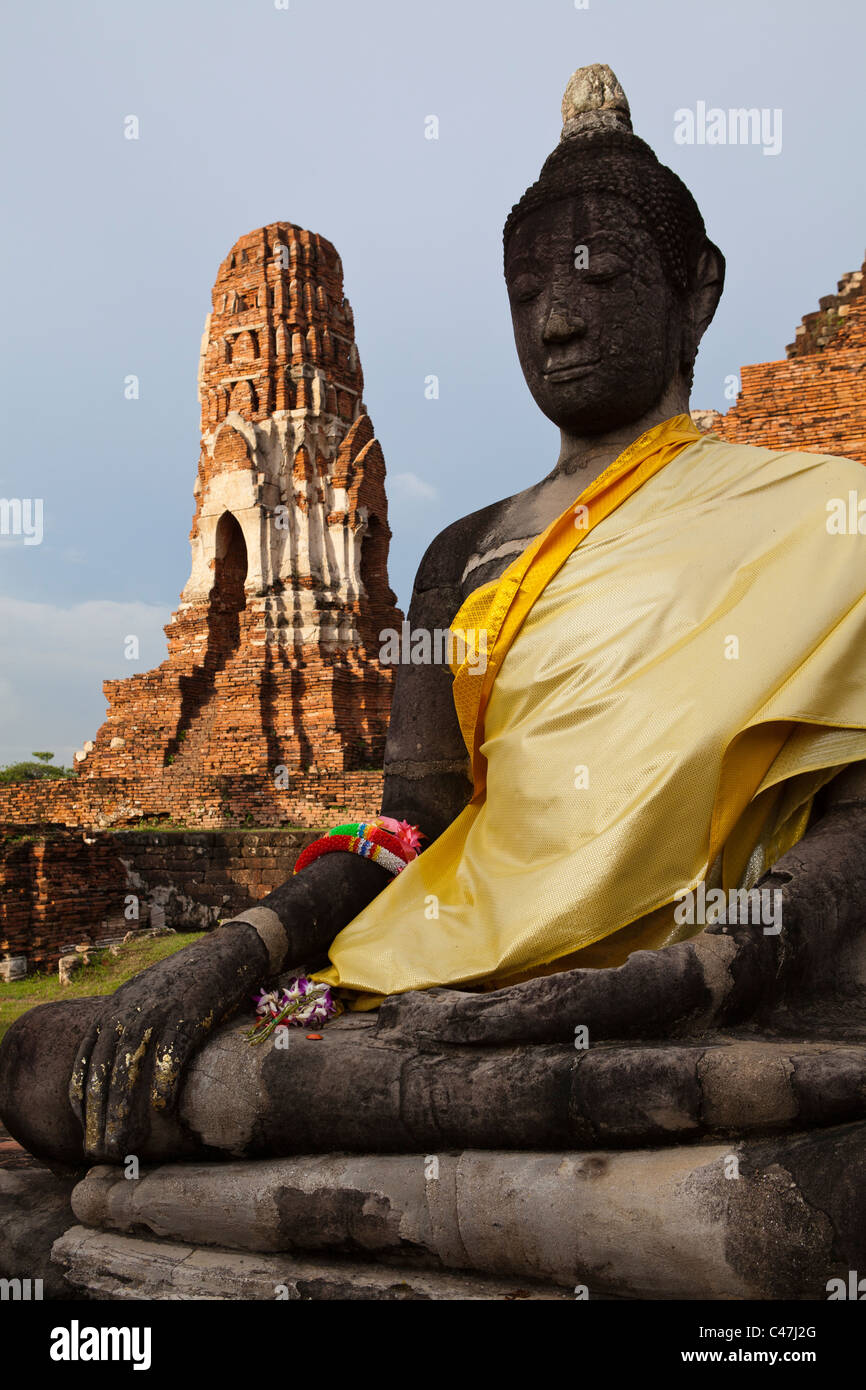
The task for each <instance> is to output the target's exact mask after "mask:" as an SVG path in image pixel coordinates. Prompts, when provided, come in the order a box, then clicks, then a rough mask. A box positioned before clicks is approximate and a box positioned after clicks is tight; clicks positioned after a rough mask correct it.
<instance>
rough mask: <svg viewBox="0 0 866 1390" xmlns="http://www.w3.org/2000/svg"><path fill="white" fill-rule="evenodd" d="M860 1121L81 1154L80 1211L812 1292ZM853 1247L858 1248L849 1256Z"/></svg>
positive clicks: (844, 1264) (231, 1235) (852, 1177)
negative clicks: (434, 1148) (499, 1147)
mask: <svg viewBox="0 0 866 1390" xmlns="http://www.w3.org/2000/svg"><path fill="white" fill-rule="evenodd" d="M864 1179H866V1124H859V1125H850V1126H843V1127H840V1128H832V1129H826V1130H821V1131H818V1132H815V1133H813V1134H810V1135H794V1136H790V1137H784V1138H782V1137H779V1138H773V1139H765V1140H760V1141H755V1142H752V1143H745V1144H743V1143H734V1144H731V1143H721V1144H720V1143H715V1144H709V1143H703V1144H696V1145H689V1146H682V1145H678V1146H675V1147H673V1148H666V1149H641V1150H637V1151H627V1152H617V1151H612V1150H597V1151H594V1152H591V1153H589V1152H588V1153H574V1152H561V1153H539V1154H531V1153H507V1152H496V1151H493V1152H468V1153H467V1152H462V1153H439V1154H426V1155H425V1154H423V1153H418V1154H407V1155H382V1154H375V1155H364V1156H357V1157H351V1156H347V1155H342V1154H333V1155H329V1156H327V1157H325V1156H319V1157H312V1158H297V1159H285V1160H280V1161H265V1162H258V1163H250V1162H246V1163H230V1164H209V1165H201V1164H172V1165H166V1166H165V1167H161V1168H156V1169H154V1170H153V1171H151V1172H145V1173H143V1174H142V1176H141V1178H140V1179H139V1180H138V1181H137V1182H136V1181H128V1180H126V1179H125V1178H124V1177H122V1176H121V1175H120V1174H119V1172H118V1170H117V1169H114V1168H108V1167H101V1168H95V1169H92V1170H91V1172H90V1173H89V1174H88V1175H87V1177H86V1179H85V1180H84V1181H83V1182H82V1183H80V1184H79V1186H78V1187H77V1188H76V1189H75V1192H74V1194H73V1198H72V1202H73V1208H74V1211H75V1215H76V1216H77V1217H78V1219H79V1220H80V1221H82V1222H83V1223H86V1224H88V1225H92V1226H97V1227H103V1228H109V1229H112V1230H116V1231H120V1232H134V1231H141V1229H142V1228H146V1229H148V1230H150V1231H152V1232H153V1233H154V1235H157V1236H160V1237H165V1238H170V1239H172V1240H176V1241H182V1242H184V1243H188V1244H189V1245H191V1246H210V1245H218V1246H221V1247H229V1248H234V1249H243V1250H250V1251H257V1252H267V1251H278V1250H283V1251H291V1252H293V1253H295V1254H297V1253H298V1252H302V1251H316V1252H321V1253H322V1254H327V1255H330V1256H336V1255H340V1256H343V1257H346V1258H352V1259H357V1258H359V1257H361V1256H365V1257H368V1258H375V1259H376V1260H382V1261H389V1262H390V1261H401V1262H402V1263H404V1264H407V1265H411V1264H413V1263H415V1264H418V1263H424V1262H427V1263H429V1262H430V1261H431V1260H432V1261H434V1262H435V1263H436V1264H437V1265H438V1266H439V1267H441V1268H442V1269H443V1270H445V1269H448V1270H474V1271H478V1272H484V1271H489V1272H494V1273H496V1274H497V1275H499V1276H503V1275H507V1276H512V1277H514V1278H516V1279H519V1280H521V1281H522V1280H527V1279H528V1280H534V1281H541V1282H550V1283H553V1284H558V1285H561V1286H562V1287H563V1288H573V1287H574V1286H575V1285H577V1284H585V1285H586V1286H587V1287H589V1288H591V1289H593V1290H594V1291H597V1292H599V1293H603V1294H606V1295H608V1296H614V1297H632V1298H655V1299H667V1298H683V1299H696V1298H707V1299H730V1298H822V1297H826V1285H827V1281H828V1280H829V1279H830V1278H836V1277H840V1276H842V1277H846V1276H847V1271H848V1269H856V1268H861V1267H862V1264H863V1261H864V1259H866V1184H864ZM852 1262H853V1263H852Z"/></svg>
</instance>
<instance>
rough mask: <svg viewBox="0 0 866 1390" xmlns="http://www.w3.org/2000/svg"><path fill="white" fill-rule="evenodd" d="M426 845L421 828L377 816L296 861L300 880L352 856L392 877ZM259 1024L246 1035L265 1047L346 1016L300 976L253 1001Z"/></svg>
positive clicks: (338, 831)
mask: <svg viewBox="0 0 866 1390" xmlns="http://www.w3.org/2000/svg"><path fill="white" fill-rule="evenodd" d="M423 839H424V836H423V835H422V833H421V831H420V830H419V829H418V827H417V825H410V824H409V822H408V821H405V820H402V821H398V820H394V819H393V817H392V816H377V817H376V818H375V820H367V821H352V822H351V823H350V824H347V825H335V826H334V829H333V830H329V831H328V833H327V834H326V835H322V836H320V838H319V839H318V840H314V841H313V843H312V844H311V845H307V847H306V849H305V850H303V851H302V852H301V853H300V854H299V855H298V858H297V860H296V861H295V873H296V874H299V873H300V872H301V870H302V869H305V868H306V867H307V865H308V864H312V862H313V860H314V859H318V858H319V856H320V855H322V854H335V853H337V852H343V853H346V852H348V853H349V854H359V855H361V856H362V857H363V858H364V859H372V860H374V862H375V863H377V864H380V865H381V866H382V868H383V869H387V870H388V872H389V873H391V874H395V875H396V874H400V873H402V872H403V870H404V869H405V867H406V865H407V864H410V863H411V862H412V860H413V859H415V858H417V856H418V854H419V853H420V850H421V841H422V840H423ZM253 1002H254V1003H255V1006H256V1013H257V1014H258V1016H259V1017H258V1019H257V1021H256V1024H255V1027H253V1028H251V1029H250V1031H249V1032H248V1033H244V1037H245V1038H246V1040H247V1042H251V1043H261V1042H265V1040H266V1039H267V1038H270V1037H272V1036H273V1035H274V1033H275V1032H276V1030H277V1029H278V1028H310V1027H312V1028H316V1027H321V1026H322V1024H323V1023H327V1021H328V1020H329V1019H331V1018H336V1017H337V1015H338V1014H341V1013H342V1012H343V1006H342V1004H341V1003H340V1002H339V1000H337V999H335V998H334V997H333V995H332V994H331V989H330V986H329V985H323V984H317V983H316V982H315V981H313V980H311V979H309V978H308V977H307V976H306V975H296V976H295V977H294V978H293V979H291V980H290V981H289V984H288V986H286V987H284V988H283V989H280V990H272V991H271V992H270V993H269V992H267V991H266V990H263V989H262V990H259V993H258V994H255V995H253Z"/></svg>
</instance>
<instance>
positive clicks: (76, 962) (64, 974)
mask: <svg viewBox="0 0 866 1390" xmlns="http://www.w3.org/2000/svg"><path fill="white" fill-rule="evenodd" d="M89 964H90V961H89V960H88V958H87V956H82V955H69V956H61V957H60V960H59V962H58V965H57V974H58V975H59V977H60V983H61V984H62V985H71V984H72V979H73V976H75V975H77V974H78V972H79V970H81V969H82V968H83V967H84V966H85V965H89Z"/></svg>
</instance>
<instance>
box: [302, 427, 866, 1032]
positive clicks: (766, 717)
mask: <svg viewBox="0 0 866 1390" xmlns="http://www.w3.org/2000/svg"><path fill="white" fill-rule="evenodd" d="M858 487H859V488H860V489H861V490H862V489H863V488H864V487H866V474H864V472H863V466H862V465H861V464H858V463H854V462H852V461H851V460H848V459H838V458H830V457H827V456H825V455H820V454H807V453H777V452H773V451H771V450H768V449H760V448H752V447H741V446H736V445H730V444H724V443H721V442H720V441H718V440H716V439H713V438H712V437H711V436H701V435H699V433H698V431H697V430H696V429H695V428H694V426H693V425H692V423H691V421H690V420H689V419H688V417H687V416H677V417H675V418H674V419H672V420H669V421H666V422H665V423H664V424H663V425H660V426H657V427H656V428H655V429H653V430H650V431H648V432H647V434H645V435H643V436H641V438H640V439H639V440H637V441H635V443H634V444H632V445H630V446H629V448H628V449H627V450H625V451H624V453H623V454H622V455H620V457H619V458H618V459H617V460H615V462H614V463H613V464H611V466H610V468H608V469H607V470H606V471H605V473H603V474H602V475H601V477H600V478H598V479H597V480H596V481H595V482H594V483H592V484H591V485H590V486H589V487H588V488H587V489H585V491H584V492H583V493H582V494H581V495H580V497H578V498H576V499H575V504H574V506H573V507H571V508H569V509H568V511H567V512H565V513H563V515H562V517H560V518H558V519H557V521H555V522H554V523H553V524H552V525H551V526H550V527H549V528H548V530H547V531H546V532H545V533H544V534H543V535H542V536H541V537H539V538H538V539H537V540H536V541H534V542H533V543H532V544H531V545H530V546H529V547H528V548H527V550H526V551H525V552H524V554H523V555H522V556H520V557H518V560H517V561H515V562H514V564H512V565H511V566H509V569H508V570H507V571H506V572H505V574H504V575H503V576H502V577H501V578H500V579H499V580H498V581H495V582H494V583H493V584H489V585H485V586H484V587H483V588H482V589H480V590H477V591H476V592H475V593H474V594H472V595H470V597H469V599H468V600H467V601H466V603H465V604H464V605H463V608H462V609H461V611H460V613H458V615H457V617H456V618H455V620H454V627H455V629H460V630H461V631H467V630H475V631H476V632H477V633H478V634H479V642H480V649H481V651H482V652H485V655H486V669H484V670H482V666H483V665H484V663H483V662H478V659H477V651H478V647H477V646H476V648H475V652H474V653H473V651H472V649H471V648H470V651H469V660H467V661H464V662H463V665H462V666H461V667H460V668H459V669H458V670H457V672H456V675H455V685H454V697H455V704H456V708H457V712H458V717H459V719H460V723H461V728H462V729H463V733H464V737H465V739H466V743H467V747H468V749H469V752H470V755H471V757H472V762H473V775H474V781H475V794H474V796H473V799H472V801H471V802H470V804H469V805H468V806H467V807H466V809H465V810H464V811H463V812H462V813H461V814H460V815H459V816H458V817H457V819H456V820H455V821H454V822H453V823H452V825H450V826H449V827H448V829H447V830H446V831H445V832H444V833H443V834H442V835H441V836H440V837H439V839H438V840H436V841H435V842H434V843H433V844H432V845H430V846H429V848H428V849H427V850H425V851H424V852H423V853H422V854H421V855H420V856H419V858H418V859H416V860H415V861H413V862H412V863H411V864H410V865H408V866H407V868H406V869H405V870H404V871H403V872H402V873H401V874H400V875H399V877H397V878H396V879H394V881H393V882H392V883H391V884H390V885H389V886H388V887H387V888H386V889H385V890H384V891H383V892H382V893H381V894H380V895H379V896H378V897H377V898H376V899H375V900H374V901H373V902H372V903H371V904H370V906H369V907H367V908H366V909H365V910H364V911H363V912H362V913H360V915H359V916H358V917H356V918H355V919H354V920H353V921H352V922H350V923H349V925H348V926H347V927H346V928H345V929H344V930H343V931H342V932H341V933H340V934H339V936H337V938H336V939H335V941H334V942H333V945H332V947H331V951H330V959H331V962H332V964H331V967H330V968H329V969H328V970H326V971H323V972H321V973H320V975H319V976H318V977H317V978H319V979H324V980H327V981H328V982H329V983H330V984H332V985H335V986H340V987H343V988H346V989H350V990H353V991H359V992H360V994H359V995H358V996H357V997H356V999H355V1004H354V1007H361V1008H365V1007H373V1006H375V1004H376V1003H377V1002H378V1001H379V999H380V998H381V997H382V996H383V995H385V994H392V993H402V992H404V991H406V990H411V989H424V988H427V987H430V986H432V985H439V984H451V985H463V986H465V987H475V988H478V987H481V988H491V987H497V986H499V985H502V984H507V983H511V982H512V981H514V980H518V979H523V978H526V977H527V976H530V975H533V974H541V973H547V972H548V971H550V970H551V969H563V968H567V967H569V966H572V965H581V966H605V965H619V964H621V963H622V961H623V960H624V959H625V958H626V957H627V955H628V954H629V952H630V951H632V950H634V949H637V948H644V949H646V948H658V947H661V946H665V945H669V944H670V943H671V942H673V941H676V940H680V939H682V938H683V937H684V936H688V935H691V934H693V933H694V932H695V931H699V930H700V929H701V926H700V924H698V925H693V926H686V927H683V926H677V925H676V923H675V921H674V914H673V903H674V901H675V899H676V898H677V896H678V895H679V894H681V893H682V892H683V891H685V890H687V889H690V888H694V887H695V886H696V885H697V884H698V883H700V882H701V881H705V882H710V881H712V882H713V883H715V884H720V885H721V886H722V887H723V888H728V887H730V886H737V885H739V886H744V885H745V886H750V885H751V884H752V883H754V882H755V881H756V879H757V878H758V877H759V876H760V873H761V872H763V871H764V870H765V869H766V868H767V867H768V866H769V865H770V864H771V863H773V862H774V860H775V859H776V858H778V857H779V855H780V854H781V853H783V852H784V851H785V850H786V849H787V848H789V847H790V845H792V844H793V843H795V842H796V840H797V839H798V838H800V836H801V835H802V834H803V831H804V829H805V824H806V820H807V818H808V812H809V809H810V806H811V800H812V797H813V796H814V794H815V792H816V791H817V789H818V788H819V787H820V786H821V785H822V784H823V783H824V782H826V781H827V780H828V779H829V778H830V777H831V776H833V775H834V773H835V772H837V771H838V770H839V769H840V768H841V767H843V766H845V765H847V764H849V763H851V762H854V761H857V760H860V759H864V758H866V538H864V537H863V536H860V535H858V534H857V533H856V532H855V533H854V534H836V533H835V532H833V531H832V530H831V529H830V528H829V527H828V515H829V510H830V509H831V508H832V507H833V504H834V503H835V504H836V505H837V508H838V500H839V499H846V498H847V497H848V494H849V493H850V492H851V491H852V490H856V489H857V488H858ZM485 649H486V650H485ZM473 660H474V661H475V664H474V665H473V664H472V662H473ZM421 828H422V829H423V826H422V827H421ZM756 929H758V930H760V928H756Z"/></svg>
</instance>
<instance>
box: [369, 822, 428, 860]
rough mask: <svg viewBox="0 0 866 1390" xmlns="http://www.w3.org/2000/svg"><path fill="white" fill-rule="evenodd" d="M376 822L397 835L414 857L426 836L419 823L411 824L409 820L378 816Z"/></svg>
mask: <svg viewBox="0 0 866 1390" xmlns="http://www.w3.org/2000/svg"><path fill="white" fill-rule="evenodd" d="M376 824H377V825H381V827H382V829H383V830H387V831H388V834H389V835H393V836H395V838H396V839H398V840H399V841H400V844H401V845H402V846H403V848H404V849H406V850H408V851H409V854H410V856H411V857H412V858H413V859H414V858H415V856H416V854H417V853H418V851H419V850H420V848H421V841H422V840H423V839H425V838H426V836H424V835H423V834H422V833H421V831H420V830H419V829H418V827H417V825H410V824H409V822H408V821H407V820H394V818H393V816H377V817H376Z"/></svg>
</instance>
